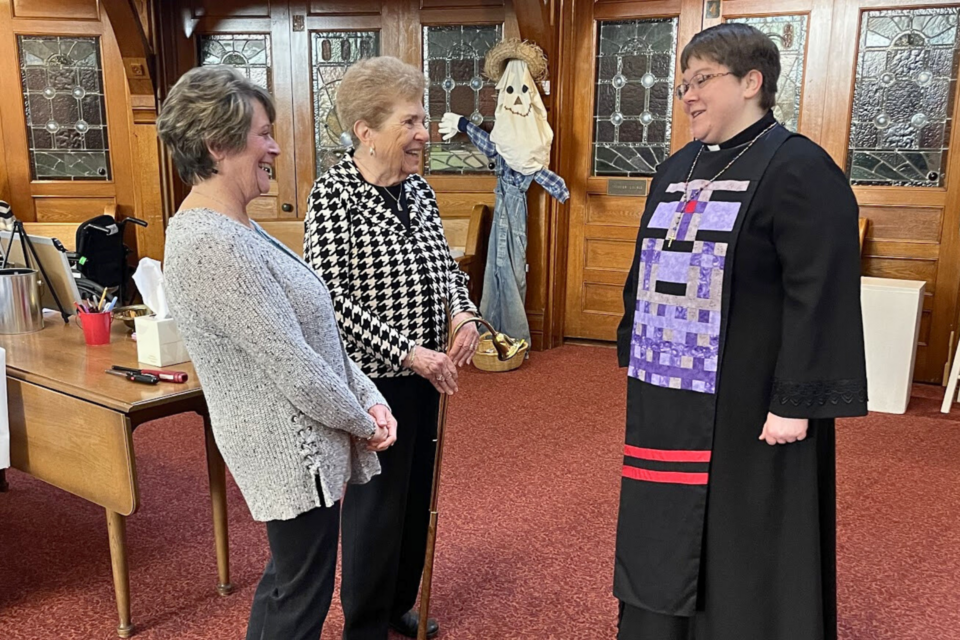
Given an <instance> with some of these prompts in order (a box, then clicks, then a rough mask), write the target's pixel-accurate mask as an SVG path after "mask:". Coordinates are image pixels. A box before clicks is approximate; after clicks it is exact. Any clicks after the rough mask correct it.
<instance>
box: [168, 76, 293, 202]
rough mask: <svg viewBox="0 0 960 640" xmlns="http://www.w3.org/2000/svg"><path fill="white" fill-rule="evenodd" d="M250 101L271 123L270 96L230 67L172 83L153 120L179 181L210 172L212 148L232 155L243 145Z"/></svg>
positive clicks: (197, 179) (203, 176)
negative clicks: (155, 119)
mask: <svg viewBox="0 0 960 640" xmlns="http://www.w3.org/2000/svg"><path fill="white" fill-rule="evenodd" d="M254 100H259V101H260V104H262V105H263V108H264V109H265V110H266V112H267V116H269V118H270V122H273V121H274V120H276V117H277V111H276V109H275V108H274V106H273V98H271V97H270V94H269V93H267V91H266V90H265V89H263V88H261V87H259V86H257V85H255V84H254V83H252V82H251V81H250V80H247V79H246V78H245V77H244V76H243V75H242V74H241V73H240V72H239V71H237V70H236V69H234V68H233V67H227V66H211V67H197V68H195V69H191V70H190V71H187V72H186V73H185V74H183V75H182V76H181V77H180V79H179V80H177V83H176V84H175V85H173V88H172V89H170V93H169V94H168V95H167V99H166V100H164V102H163V106H162V108H161V111H160V117H159V118H157V135H158V136H159V137H160V140H162V141H163V143H164V144H165V145H166V146H167V149H169V150H170V155H171V156H172V158H173V164H174V166H175V167H176V168H177V173H179V174H180V178H181V179H182V180H183V181H184V182H186V183H187V184H197V183H198V182H200V181H201V180H205V179H206V178H209V177H210V176H211V175H212V174H213V173H215V171H216V167H215V164H216V163H215V162H214V160H213V157H211V155H210V149H211V148H212V149H216V150H218V151H226V152H234V151H240V150H242V149H243V148H244V147H246V146H247V133H248V132H249V130H250V122H251V120H252V119H253V101H254Z"/></svg>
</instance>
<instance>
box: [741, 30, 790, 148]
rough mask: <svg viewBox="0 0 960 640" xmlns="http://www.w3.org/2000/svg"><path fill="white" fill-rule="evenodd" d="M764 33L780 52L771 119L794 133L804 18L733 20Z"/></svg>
mask: <svg viewBox="0 0 960 640" xmlns="http://www.w3.org/2000/svg"><path fill="white" fill-rule="evenodd" d="M729 22H742V23H744V24H749V25H750V26H752V27H756V28H757V29H759V30H760V31H762V32H764V33H765V34H767V35H768V36H770V39H771V40H773V42H774V44H776V45H777V48H778V49H779V50H780V81H779V82H777V104H776V105H775V106H774V107H773V115H774V117H775V118H776V119H777V120H778V121H780V122H781V123H783V126H785V127H786V128H787V129H790V130H791V131H796V130H797V126H798V125H799V123H800V99H801V97H802V94H803V55H804V52H805V51H806V45H807V16H806V15H797V16H770V17H760V18H736V19H733V20H730V21H729Z"/></svg>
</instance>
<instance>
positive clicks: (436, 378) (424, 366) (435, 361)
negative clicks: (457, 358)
mask: <svg viewBox="0 0 960 640" xmlns="http://www.w3.org/2000/svg"><path fill="white" fill-rule="evenodd" d="M406 366H407V368H409V369H412V370H413V372H414V373H416V374H417V375H419V376H421V377H424V378H426V379H427V380H429V381H430V383H431V384H432V385H433V386H434V387H436V389H437V391H439V392H440V393H446V394H448V395H451V396H452V395H453V394H455V393H456V392H457V367H456V365H454V364H453V360H451V359H450V358H449V357H448V356H447V354H445V353H441V352H439V351H433V350H432V349H425V348H424V347H421V346H419V345H418V346H416V347H414V351H413V352H411V354H410V355H409V356H407V365H406Z"/></svg>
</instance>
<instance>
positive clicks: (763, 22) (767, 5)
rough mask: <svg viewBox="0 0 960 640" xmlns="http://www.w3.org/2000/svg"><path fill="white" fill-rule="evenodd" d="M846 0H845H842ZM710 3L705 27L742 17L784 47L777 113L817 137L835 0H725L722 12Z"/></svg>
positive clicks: (788, 123)
mask: <svg viewBox="0 0 960 640" xmlns="http://www.w3.org/2000/svg"><path fill="white" fill-rule="evenodd" d="M841 1H843V0H841ZM713 4H714V3H710V2H708V3H707V7H708V8H707V12H706V13H705V14H704V15H705V18H704V24H703V27H704V29H706V28H708V27H712V26H715V25H717V24H720V23H721V22H741V23H745V24H749V25H751V26H753V27H756V28H757V29H759V30H760V31H762V32H764V33H766V34H767V35H768V36H770V38H771V39H772V40H773V42H774V43H775V44H776V45H777V48H778V49H779V50H780V66H781V71H780V81H779V82H778V83H777V104H776V106H775V107H774V110H773V112H774V116H775V117H776V118H777V120H779V121H780V122H781V123H783V124H784V126H786V127H787V128H788V129H790V130H791V131H799V132H800V133H802V134H804V135H805V136H807V137H808V138H810V139H811V140H813V141H814V142H819V141H820V140H821V137H822V129H823V117H824V113H823V100H824V96H825V95H826V91H827V69H828V65H829V53H830V50H829V49H830V28H831V19H832V14H833V4H834V0H778V1H777V2H773V3H772V2H769V0H725V1H724V2H718V3H716V5H719V15H716V14H715V13H713V12H712V11H711V5H713Z"/></svg>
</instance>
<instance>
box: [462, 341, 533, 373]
mask: <svg viewBox="0 0 960 640" xmlns="http://www.w3.org/2000/svg"><path fill="white" fill-rule="evenodd" d="M527 348H528V347H526V346H524V347H523V348H521V349H520V351H518V352H517V355H515V356H514V357H512V358H510V359H509V360H500V359H499V358H497V350H496V349H494V348H493V336H491V335H490V332H489V331H487V332H486V333H484V334H483V335H481V336H480V342H479V344H477V352H476V353H475V354H474V355H473V364H474V366H476V367H477V369H480V370H481V371H493V372H498V371H513V370H514V369H516V368H517V367H519V366H520V365H521V364H523V361H524V359H525V358H526V357H527Z"/></svg>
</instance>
